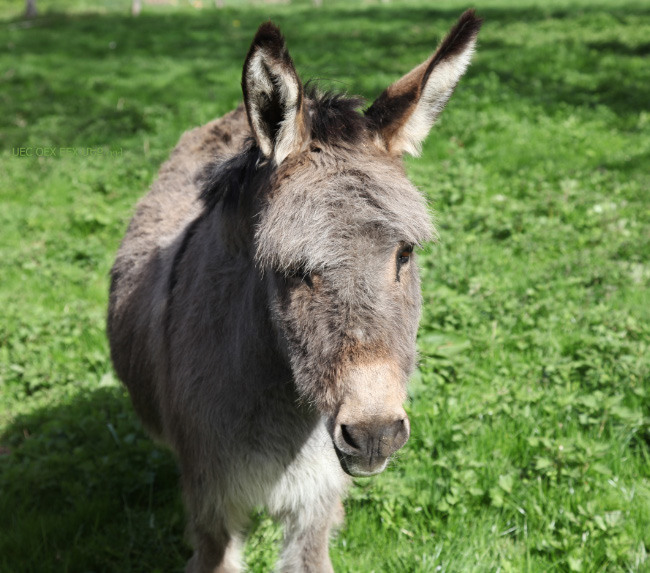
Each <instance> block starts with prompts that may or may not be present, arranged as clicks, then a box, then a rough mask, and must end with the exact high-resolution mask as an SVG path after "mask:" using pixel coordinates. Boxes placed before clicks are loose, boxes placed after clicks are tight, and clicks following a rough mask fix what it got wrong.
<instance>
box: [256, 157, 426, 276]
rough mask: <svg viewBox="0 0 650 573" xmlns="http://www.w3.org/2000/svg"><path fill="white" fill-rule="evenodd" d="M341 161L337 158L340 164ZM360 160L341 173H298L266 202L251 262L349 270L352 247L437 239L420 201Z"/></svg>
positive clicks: (387, 172)
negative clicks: (364, 241) (364, 243)
mask: <svg viewBox="0 0 650 573" xmlns="http://www.w3.org/2000/svg"><path fill="white" fill-rule="evenodd" d="M339 159H340V158H339ZM362 159H363V158H361V157H355V156H351V157H349V158H348V163H349V167H348V168H343V169H341V167H340V165H339V168H338V169H336V170H334V169H319V170H317V172H314V171H312V170H310V169H308V168H307V169H303V170H296V171H295V172H294V173H293V174H292V176H291V177H289V178H287V179H286V180H284V182H283V183H282V185H281V187H280V188H279V189H277V190H276V191H275V192H274V193H273V194H271V195H270V196H269V198H268V201H267V203H266V205H265V207H264V208H263V209H262V211H261V213H260V216H259V219H258V222H257V227H256V232H255V244H256V259H257V262H258V264H260V266H262V267H271V268H273V269H275V270H279V271H283V270H287V269H291V268H293V267H296V266H299V267H301V268H303V269H305V270H317V269H320V268H323V267H327V266H329V265H331V264H332V262H333V261H335V262H336V264H337V265H338V266H345V265H346V264H347V263H353V259H354V258H355V257H356V256H358V254H355V245H356V244H357V243H360V242H361V240H362V239H367V238H371V239H372V241H373V242H376V243H377V244H376V246H377V247H378V248H386V249H391V248H392V247H393V246H394V245H395V244H396V243H397V242H400V241H404V242H407V243H412V244H421V243H423V242H425V241H427V240H429V239H431V238H432V237H433V236H435V232H434V230H433V227H432V224H431V218H430V216H429V213H428V211H427V207H426V202H425V200H424V198H423V197H422V195H421V194H420V193H419V192H418V191H417V190H416V189H415V188H414V187H413V185H412V184H411V183H410V182H409V181H408V179H407V178H406V176H405V175H404V174H403V173H402V172H401V170H399V169H397V168H396V167H395V166H391V165H386V164H385V163H382V162H380V161H376V160H373V159H372V157H371V158H366V159H367V163H365V164H362V163H361V160H362Z"/></svg>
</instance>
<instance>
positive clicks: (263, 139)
mask: <svg viewBox="0 0 650 573" xmlns="http://www.w3.org/2000/svg"><path fill="white" fill-rule="evenodd" d="M242 89H243V92H244V103H245V105H246V114H247V116H248V123H249V125H250V128H251V131H252V132H253V136H254V137H255V140H256V141H257V144H258V146H259V148H260V150H261V151H262V154H263V155H264V156H265V157H267V158H273V159H275V162H276V163H277V164H278V165H279V164H280V163H282V161H283V160H284V159H285V158H286V157H287V156H288V155H289V154H290V153H292V152H293V151H295V150H297V149H300V148H301V147H302V145H303V144H304V142H305V139H306V137H307V130H306V128H305V113H304V109H303V100H304V93H303V92H304V90H303V85H302V82H301V81H300V78H299V77H298V73H297V72H296V69H295V66H294V65H293V61H292V60H291V56H290V55H289V51H288V50H287V47H286V44H285V41H284V38H283V37H282V34H281V33H280V30H279V29H278V27H277V26H275V25H274V24H273V23H271V22H266V23H264V24H262V25H261V26H260V27H259V29H258V30H257V34H256V35H255V38H254V39H253V43H252V44H251V47H250V49H249V51H248V55H247V56H246V61H245V63H244V71H243V74H242Z"/></svg>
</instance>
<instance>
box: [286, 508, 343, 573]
mask: <svg viewBox="0 0 650 573" xmlns="http://www.w3.org/2000/svg"><path fill="white" fill-rule="evenodd" d="M313 509H314V508H304V510H303V511H301V512H300V513H297V514H292V515H290V516H289V517H288V518H285V520H284V523H285V530H284V547H283V550H282V555H281V557H280V562H279V565H278V573H333V571H334V569H332V563H331V561H330V557H329V547H328V546H329V539H330V530H331V529H332V527H334V526H337V525H339V524H340V523H342V521H343V513H344V512H343V505H342V503H341V501H340V499H339V498H336V500H335V501H334V502H333V503H330V504H326V505H325V506H324V507H323V506H322V507H321V508H319V509H321V511H317V512H313ZM310 510H311V511H310Z"/></svg>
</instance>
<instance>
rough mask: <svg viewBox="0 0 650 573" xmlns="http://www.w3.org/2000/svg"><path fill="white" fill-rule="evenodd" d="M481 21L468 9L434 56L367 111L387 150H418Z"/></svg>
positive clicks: (453, 83)
mask: <svg viewBox="0 0 650 573" xmlns="http://www.w3.org/2000/svg"><path fill="white" fill-rule="evenodd" d="M482 22H483V20H481V19H480V18H477V17H476V16H475V14H474V10H467V11H466V12H465V13H464V14H463V15H462V16H461V17H460V19H459V20H458V22H456V24H455V25H454V27H453V28H452V29H451V30H450V31H449V34H447V37H446V38H445V39H444V40H443V41H442V43H441V44H440V46H439V47H438V49H437V50H436V52H435V53H434V54H433V56H431V57H430V58H429V59H428V60H427V61H426V62H424V63H422V64H420V65H419V66H417V67H416V68H414V69H413V70H411V71H410V72H409V73H408V74H406V75H405V76H404V77H403V78H402V79H400V80H398V81H396V82H395V83H394V84H392V85H391V86H389V87H388V88H387V89H386V90H385V91H384V92H383V93H382V94H381V95H380V96H379V97H378V98H377V99H376V100H375V102H374V103H373V104H372V106H370V108H369V109H368V110H367V111H366V113H365V115H366V117H367V118H368V119H369V121H370V123H371V125H372V126H373V128H374V129H375V130H376V132H377V134H378V135H379V138H380V140H381V142H382V144H383V145H385V146H386V148H387V149H388V151H389V152H391V153H394V154H396V155H401V154H403V153H410V154H411V155H419V154H420V151H421V147H422V142H423V141H424V139H425V138H426V136H427V135H428V133H429V130H430V129H431V127H432V126H433V124H434V122H435V121H436V118H437V117H438V116H439V115H440V112H441V111H442V110H443V108H444V107H445V104H446V103H447V100H449V98H450V97H451V94H452V92H453V91H454V88H455V87H456V84H457V83H458V80H460V78H461V76H462V75H463V74H464V73H465V70H466V69H467V66H468V65H469V62H470V60H471V58H472V54H473V52H474V46H475V44H476V36H477V34H478V31H479V29H480V28H481V24H482Z"/></svg>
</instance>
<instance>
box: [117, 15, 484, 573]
mask: <svg viewBox="0 0 650 573" xmlns="http://www.w3.org/2000/svg"><path fill="white" fill-rule="evenodd" d="M463 17H464V18H468V16H467V15H465V16H463ZM470 18H475V17H474V16H473V15H470ZM475 24H476V23H475ZM475 28H476V25H475ZM476 31H478V29H477V28H476ZM474 39H475V33H474V34H473V35H471V34H469V35H468V34H465V36H462V35H461V36H459V39H458V38H457V39H455V40H454V39H453V38H452V40H449V39H447V40H446V43H447V51H449V52H450V53H451V56H446V55H444V54H443V56H444V58H443V57H442V56H441V57H440V58H439V59H442V60H443V61H447V60H446V59H445V58H455V57H462V56H463V55H464V54H465V55H466V52H467V50H471V49H472V48H473V42H474ZM454 42H460V43H461V44H462V45H455V44H454ZM449 45H451V46H452V47H453V48H454V49H453V50H449V49H448V48H449ZM431 67H432V66H431V65H429V66H428V68H427V67H425V68H423V70H424V71H423V72H422V73H423V74H424V72H426V74H427V77H426V78H424V79H420V80H418V81H419V82H420V83H419V84H417V90H420V91H423V88H422V86H423V85H424V84H425V83H426V82H427V81H438V80H437V79H436V78H435V70H434V72H432V71H431V69H429V68H431ZM417 69H419V68H416V70H417ZM445 73H447V74H448V73H449V72H448V71H447V72H445ZM461 73H462V72H461ZM407 77H408V82H407V83H404V82H403V81H402V80H400V82H402V83H400V82H398V83H397V84H395V86H397V88H396V93H399V94H400V95H399V97H402V98H403V94H404V93H406V92H408V89H409V86H410V85H411V84H413V73H412V74H411V75H409V76H407ZM268 78H273V81H272V82H271V81H269V80H268ZM428 78H429V79H428ZM452 80H453V78H452ZM445 81H447V79H446V78H445ZM455 81H457V78H456V79H455ZM283 82H286V84H285V83H283ZM416 83H417V82H416ZM243 84H244V95H245V103H246V106H247V107H246V109H248V113H247V111H246V109H245V108H244V107H243V106H240V107H239V108H238V109H236V110H235V111H233V112H231V113H229V114H228V115H226V116H224V117H223V118H221V119H218V120H215V121H213V122H211V123H209V124H207V125H206V126H203V127H200V128H197V129H194V130H192V131H189V132H187V133H186V134H185V135H184V136H183V137H182V138H181V141H180V142H179V144H178V145H177V147H176V148H175V150H174V151H173V153H172V155H171V157H170V159H169V160H168V161H167V162H166V163H165V164H164V165H163V167H162V168H161V170H160V173H159V177H158V180H157V181H156V182H155V183H154V185H153V187H152V189H151V191H150V192H149V194H148V195H147V196H146V197H145V198H144V199H142V201H141V202H140V203H139V204H138V207H137V210H136V213H135V216H134V217H133V220H132V221H131V224H130V225H129V228H128V231H127V233H126V237H125V239H124V241H123V243H122V246H121V247H120V250H119V253H118V255H117V260H116V262H115V265H114V267H113V270H112V283H111V293H110V307H109V316H108V334H109V339H110V343H111V353H112V358H113V362H114V365H115V369H116V371H117V373H118V375H119V377H120V378H121V379H122V380H123V381H124V382H125V384H126V385H127V387H128V389H129V392H130V394H131V397H132V400H133V404H134V407H135V409H136V411H137V413H138V414H139V415H140V417H141V418H142V420H143V422H144V424H145V426H146V427H147V428H148V430H149V431H150V432H151V433H152V434H153V435H154V436H156V437H157V438H158V439H160V440H162V441H163V442H164V443H166V444H168V445H169V446H170V447H171V448H172V449H173V451H174V452H175V453H176V455H177V457H178V461H179V464H180V468H181V475H182V487H183V492H184V497H185V501H186V505H187V510H188V514H189V519H190V529H191V532H192V534H193V541H194V546H195V553H194V556H193V557H192V559H191V560H190V562H189V563H188V566H187V571H188V572H208V571H210V572H212V571H224V572H225V571H228V572H232V571H238V570H239V568H240V558H239V552H240V546H241V543H242V540H243V537H244V534H245V531H246V527H247V524H248V516H249V514H250V512H251V510H252V509H253V508H255V507H258V506H265V507H266V508H267V509H268V511H269V513H270V514H271V515H272V516H273V517H274V518H276V519H278V520H280V521H281V522H282V523H284V525H285V543H284V549H283V552H282V555H281V560H280V564H279V570H280V571H286V572H296V571H298V572H300V571H303V572H307V571H318V572H327V571H331V564H330V561H329V556H328V549H327V544H328V536H329V531H330V528H331V527H332V526H333V525H335V524H336V523H339V522H340V521H341V519H342V506H341V498H342V496H343V495H344V493H345V491H346V489H347V488H348V486H349V482H350V480H349V477H348V475H347V474H351V475H372V474H374V473H378V472H379V471H382V470H383V469H384V468H385V467H386V463H387V462H388V459H389V458H390V456H391V454H392V453H393V452H395V451H396V450H397V449H399V448H400V447H401V446H402V445H403V444H404V443H405V442H406V440H407V439H408V435H409V431H410V429H409V422H408V418H407V416H406V413H405V412H404V410H403V408H402V402H403V401H404V399H405V397H406V394H405V387H406V382H407V380H408V377H409V375H410V373H411V372H412V370H413V367H414V364H415V354H416V353H415V336H416V331H417V323H418V318H419V313H420V290H419V279H418V273H417V266H416V261H415V255H413V254H412V252H411V251H412V246H413V245H417V244H420V243H422V242H423V241H426V240H428V239H430V238H431V237H432V236H433V229H432V226H431V223H430V220H429V216H428V214H427V210H426V208H425V202H424V200H423V198H422V196H421V195H420V193H419V192H418V191H417V189H415V188H414V187H413V186H412V185H411V184H410V183H409V181H408V179H407V178H406V176H405V173H404V169H403V167H402V162H401V153H397V152H395V149H396V148H397V146H392V147H391V144H390V141H388V140H387V139H386V138H387V137H388V136H387V135H386V134H389V133H390V134H396V135H395V137H398V138H402V140H403V139H404V138H405V137H406V136H405V135H404V134H403V133H400V130H401V127H400V125H401V123H400V122H402V123H404V122H406V121H407V120H408V121H410V122H411V123H412V122H413V121H414V120H413V119H412V117H417V110H416V111H413V110H411V111H408V110H407V112H405V111H404V107H403V106H402V108H400V112H399V113H398V114H396V117H395V118H394V121H395V122H396V123H395V125H392V126H391V127H390V129H389V128H388V127H387V126H389V125H390V118H389V117H388V116H387V111H386V110H387V109H388V108H389V107H390V97H391V95H390V93H389V94H388V95H385V94H384V96H382V98H383V99H382V116H381V129H379V128H376V127H375V126H376V125H377V119H376V118H374V119H373V118H364V116H363V115H361V114H360V113H359V112H358V111H357V110H356V108H357V107H358V104H359V100H356V99H346V98H342V97H340V96H331V95H318V94H316V93H315V92H314V93H309V92H308V93H307V94H305V93H304V91H303V87H302V84H300V80H299V79H298V76H297V74H296V72H295V69H294V68H293V64H292V62H291V59H290V57H289V55H288V52H287V51H286V47H285V46H284V40H283V39H282V36H281V35H280V33H279V31H278V30H277V28H275V27H274V26H273V25H272V24H270V23H269V24H265V25H263V26H262V27H261V28H260V31H259V32H258V35H257V36H256V38H255V40H254V42H253V46H252V47H251V51H250V52H249V55H248V57H247V60H246V64H245V67H244V80H243ZM414 85H415V84H414ZM454 85H455V84H454ZM417 90H416V92H417V93H419V91H417ZM416 92H413V94H412V97H411V100H413V101H412V102H411V104H412V106H414V107H417V93H416ZM249 93H251V94H254V98H255V100H254V101H249V100H248V96H247V94H249ZM413 102H415V103H413ZM386 106H388V107H386ZM251 114H253V115H254V121H252V120H251ZM409 114H410V115H409ZM408 117H411V119H408ZM405 118H406V119H405ZM409 130H410V131H409V134H412V133H415V131H414V130H413V129H412V125H411V126H410V127H409ZM416 131H417V130H416ZM391 137H392V136H391ZM409 137H411V135H409ZM279 148H281V149H280V151H278V149H279Z"/></svg>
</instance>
